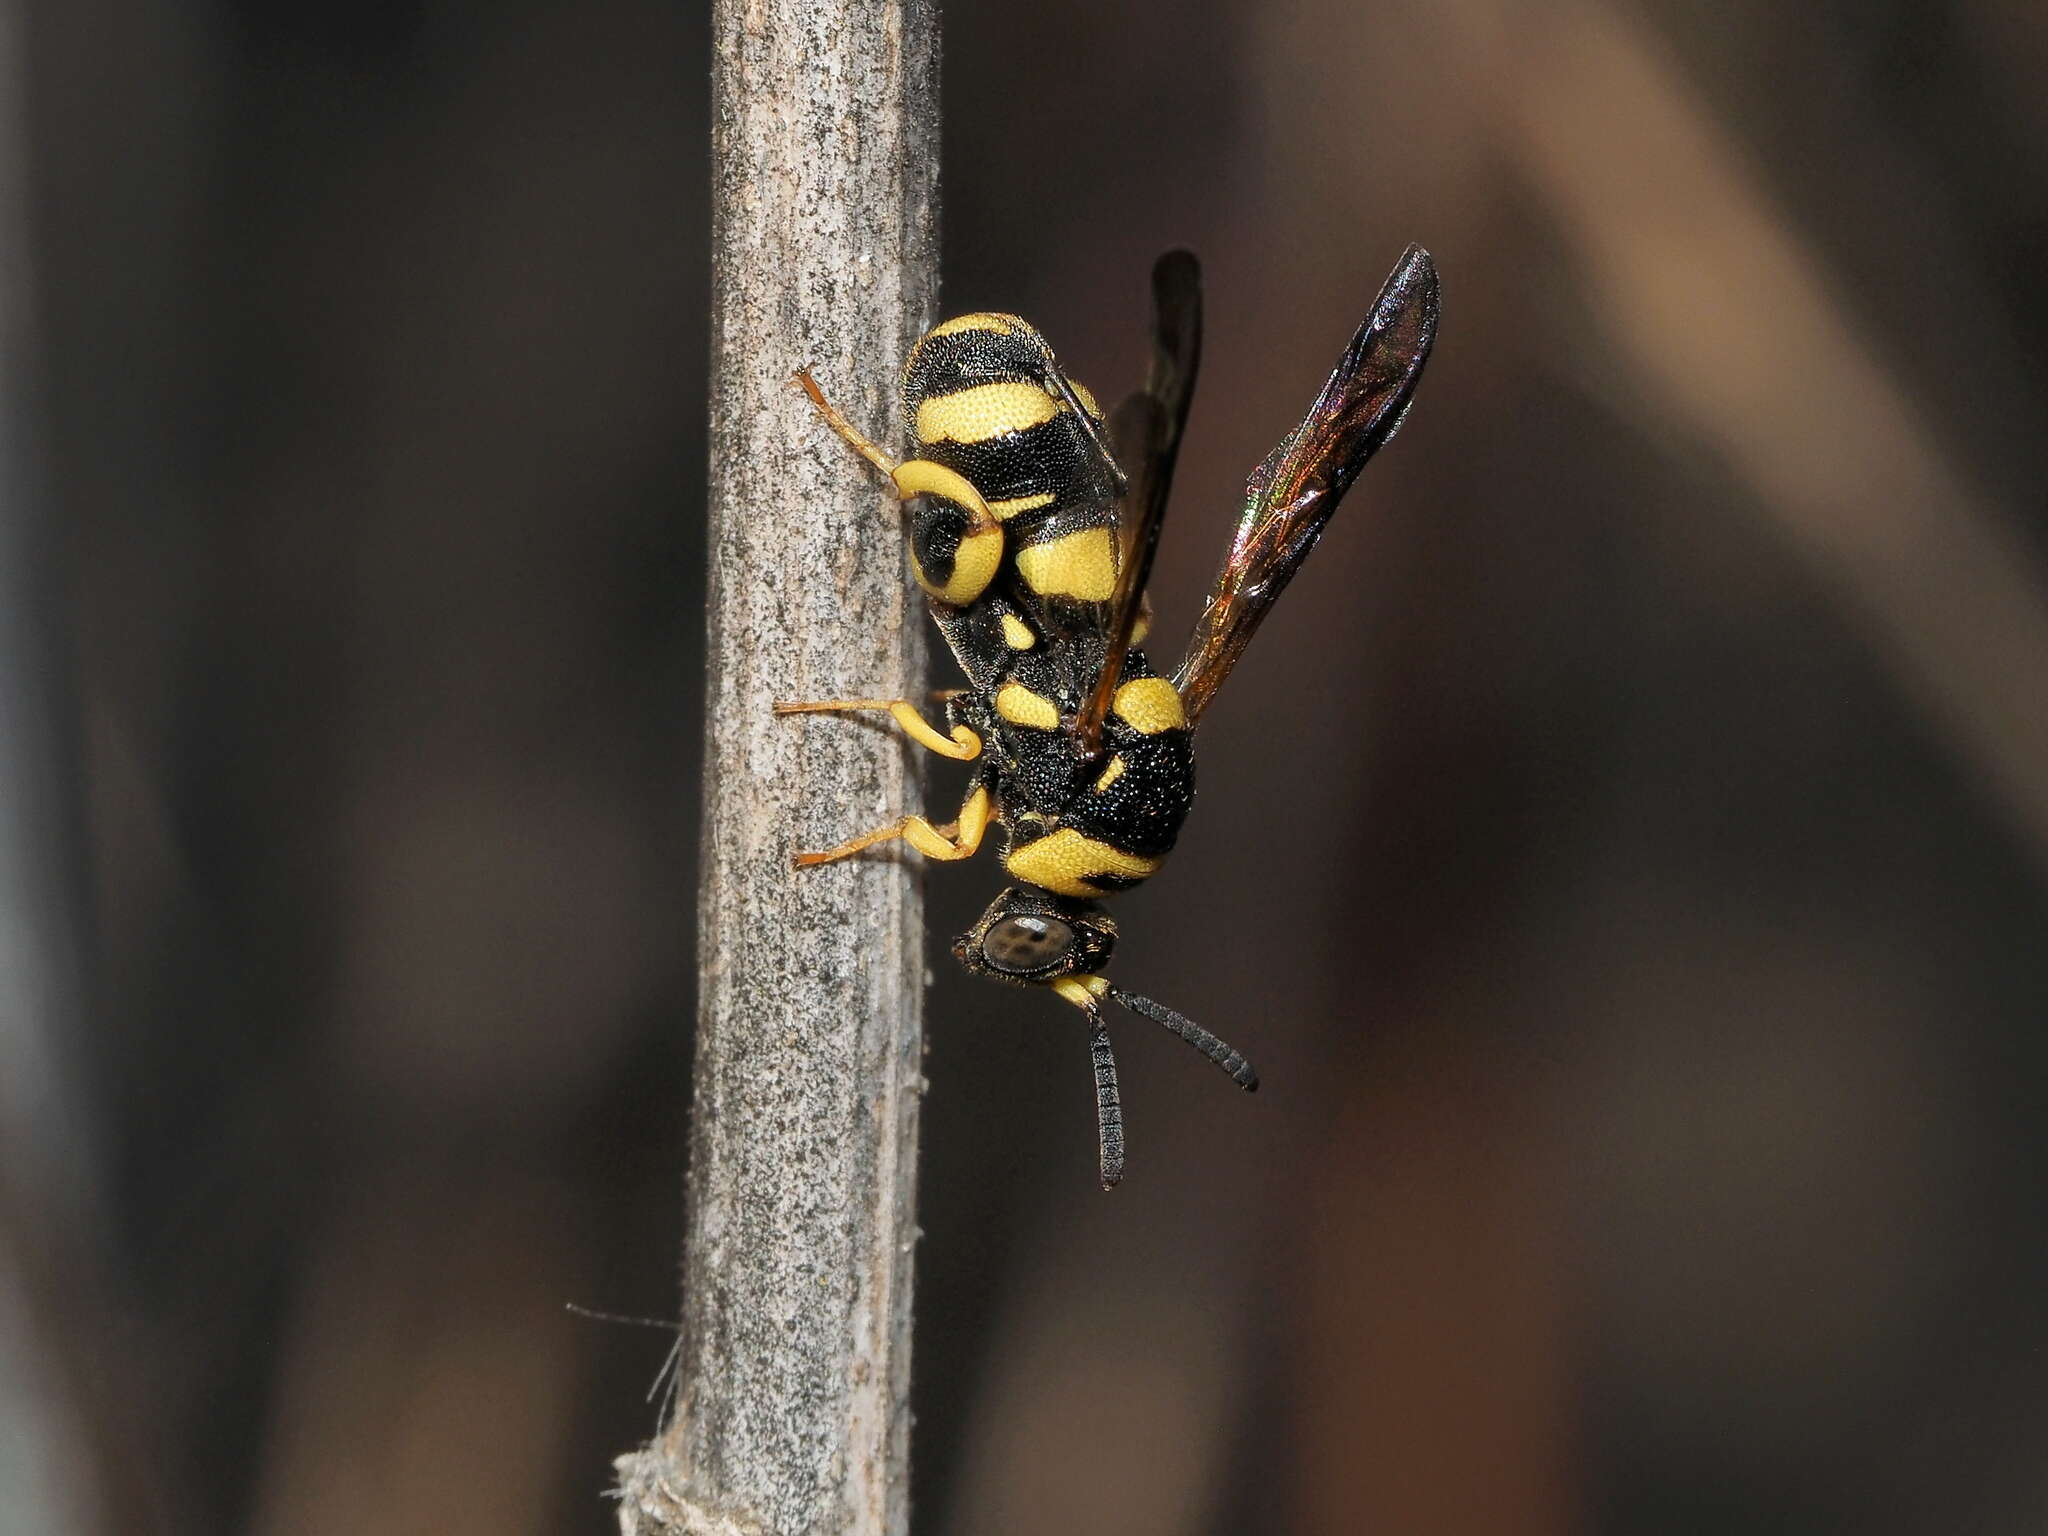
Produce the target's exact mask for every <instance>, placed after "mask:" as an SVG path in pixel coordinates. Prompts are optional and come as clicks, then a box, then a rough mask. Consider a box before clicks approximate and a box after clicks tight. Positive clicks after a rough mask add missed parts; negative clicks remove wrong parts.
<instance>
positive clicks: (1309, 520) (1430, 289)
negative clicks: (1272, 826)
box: [1173, 245, 1437, 723]
mask: <svg viewBox="0 0 2048 1536" xmlns="http://www.w3.org/2000/svg"><path fill="white" fill-rule="evenodd" d="M1436 325H1437V281H1436V265H1435V263H1434V262H1432V261H1431V260H1430V258H1429V252H1427V251H1425V250H1424V249H1422V247H1421V246H1419V245H1411V246H1409V247H1408V249H1407V251H1406V252H1405V253H1403V255H1402V257H1401V260H1400V263H1399V265H1397V266H1396V267H1395V268H1394V271H1393V274H1392V275H1391V276H1390V277H1388V279H1387V282H1386V286H1385V287H1383V288H1382V289H1381V290H1380V296H1379V297H1378V298H1377V299H1376V300H1374V301H1373V306H1372V309H1371V311H1370V312H1369V313H1368V314H1367V315H1366V317H1365V320H1364V322H1363V323H1362V324H1361V325H1360V326H1359V327H1358V332H1357V334H1356V335H1354V336H1353V337H1352V338H1351V345H1350V346H1349V347H1347V348H1345V350H1344V355H1343V357H1341V358H1339V359H1338V361H1337V367H1336V369H1335V370H1334V371H1333V372H1332V373H1331V374H1330V378H1329V381H1328V382H1327V383H1326V384H1324V385H1323V391H1322V393H1321V394H1319V395H1317V396H1316V400H1315V404H1313V405H1312V406H1310V407H1309V410H1308V414H1307V415H1306V416H1304V417H1303V418H1302V420H1301V424H1300V425H1299V426H1297V427H1296V428H1295V429H1294V430H1293V431H1292V432H1290V433H1288V434H1287V436H1286V437H1285V438H1283V439H1282V440H1281V442H1280V445H1279V446H1278V447H1277V448H1275V449H1274V450H1273V451H1272V452H1271V453H1270V454H1268V455H1267V456H1266V461H1265V462H1264V463H1263V464H1261V465H1260V466H1259V467H1258V468H1257V469H1256V470H1254V471H1253V472H1252V475H1251V478H1250V479H1249V480H1248V481H1246V483H1245V507H1244V515H1243V516H1242V517H1241V518H1239V519H1238V524H1237V532H1236V533H1235V534H1234V535H1233V536H1232V538H1231V541H1230V553H1229V555H1228V556H1226V557H1225V559H1224V562H1223V569H1222V570H1221V571H1219V572H1218V573H1217V576H1216V584H1215V585H1214V586H1213V587H1212V588H1211V589H1210V591H1209V597H1208V600H1207V602H1206V603H1204V605H1203V607H1202V614H1201V617H1200V618H1199V619H1197V620H1196V621H1195V632H1194V635H1193V636H1192V637H1191V638H1190V640H1189V642H1188V651H1187V655H1186V656H1185V657H1184V658H1182V660H1181V664H1180V670H1179V671H1178V672H1177V673H1175V674H1174V679H1173V685H1174V687H1175V688H1176V689H1177V690H1179V693H1180V696H1181V700H1182V703H1183V704H1184V706H1185V707H1186V709H1187V714H1188V719H1189V721H1190V722H1191V723H1192V722H1193V721H1195V720H1197V719H1199V718H1200V717H1201V714H1202V711H1203V710H1204V709H1206V708H1208V706H1209V701H1210V699H1212V698H1213V697H1215V694H1216V690H1217V689H1218V688H1220V687H1221V686H1222V685H1223V680H1224V678H1226V677H1228V676H1229V675H1230V669H1231V668H1232V667H1234V666H1236V665H1237V660H1238V657H1240V656H1242V655H1243V654H1244V648H1245V646H1246V645H1247V644H1249V643H1250V641H1251V638H1252V635H1253V633H1254V632H1255V631H1256V630H1257V629H1258V627H1259V624H1260V621H1261V620H1263V619H1264V618H1265V616H1266V614H1267V613H1268V612H1269V611H1270V610H1271V608H1272V606H1273V604H1274V602H1275V601H1276V600H1277V599H1278V598H1279V596H1280V594H1281V592H1282V591H1283V590H1285V588H1286V586H1287V583H1288V582H1289V581H1291V580H1293V579H1294V573H1295V572H1296V571H1297V570H1299V569H1300V568H1301V563H1302V561H1304V560H1306V559H1307V558H1308V553H1309V551H1310V550H1311V549H1313V548H1315V543H1316V540H1317V539H1318V538H1320V537H1321V536H1322V532H1323V529H1324V527H1325V526H1326V525H1327V524H1328V523H1329V521H1330V515H1331V514H1332V513H1334V512H1335V511H1336V510H1337V503H1338V502H1339V501H1341V500H1342V499H1343V496H1344V493H1345V492H1346V491H1347V490H1349V489H1350V488H1351V482H1352V481H1354V480H1356V479H1357V478H1358V472H1359V471H1360V470H1361V469H1363V468H1364V467H1365V463H1366V460H1368V459H1370V458H1371V457H1372V456H1373V455H1374V454H1375V453H1377V452H1378V451H1379V450H1380V449H1381V448H1382V447H1384V446H1385V445H1386V443H1387V442H1388V441H1389V440H1391V439H1392V437H1393V435H1394V433H1395V431H1396V430H1397V429H1398V428H1399V427H1400V425H1401V420H1402V418H1403V417H1404V416H1405V415H1406V414H1407V411H1408V405H1409V402H1410V400H1412V399H1413V398H1414V394H1415V385H1416V383H1417V381H1418V380H1420V379H1421V377H1422V365H1423V364H1424V363H1425V362H1427V361H1428V360H1429V349H1430V346H1431V344H1432V343H1433V342H1434V341H1435V340H1436Z"/></svg>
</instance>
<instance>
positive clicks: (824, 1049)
mask: <svg viewBox="0 0 2048 1536" xmlns="http://www.w3.org/2000/svg"><path fill="white" fill-rule="evenodd" d="M936 49H938V37H936V18H934V12H932V6H930V4H926V2H924V0H721V2H719V4H717V6H715V86H713V90H715V100H713V113H715V123H713V154H715V184H713V203H715V215H713V358H711V367H713V379H711V389H713V403H711V541H709V543H711V612H709V618H711V659H709V668H711V686H709V743H707V754H705V879H702V895H700V911H698V958H700V977H702V983H700V985H702V989H700V1004H698V1008H700V1012H698V1036H696V1090H694V1108H692V1122H690V1126H692V1128H690V1180H688V1202H690V1208H688V1233H686V1249H684V1307H682V1354H680V1393H678V1403H676V1413H674V1417H672V1421H670V1423H668V1425H664V1430H662V1436H659V1440H657V1442H655V1444H653V1446H651V1448H647V1450H645V1452H639V1454H637V1456H629V1458H623V1462H621V1473H623V1513H621V1526H623V1530H627V1532H641V1534H651V1532H762V1534H764V1536H768V1534H772V1536H809V1534H813V1532H815V1534H823V1532H834V1536H838V1534H840V1532H848V1534H852V1532H858V1534H872V1536H883V1534H893V1536H899V1534H901V1532H903V1530H905V1528H907V1487H905V1468H907V1450H909V1444H907V1442H909V1278H911V1247H913V1241H915V1171H918V1167H915V1143H918V1094H920V1090H922V1077H920V1053H922V991H924V920H922V901H920V889H918V879H915V872H913V870H911V868H907V866H905V862H903V856H901V854H897V852H893V850H889V848H883V850H879V852H877V854H870V856H864V858H856V860H848V862H844V864H834V866H829V868H817V870H803V872H795V870H791V852H793V850H797V848H823V846H829V844H836V842H840V840H842V838H846V836H848V834H854V831H862V829H866V827H870V825H874V823H881V821H889V819H895V817H897V815H901V813H903V811H907V809H918V807H915V803H913V801H915V791H918V774H915V766H913V762H911V758H909V754H907V750H905V748H903V743H901V741H899V739H897V737H895V735H893V733H889V731H885V729H874V725H872V723H866V721H856V719H840V717H829V715H801V717H776V715H772V713H770V702H772V700H776V698H848V696H883V698H918V696H920V694H922V688H924V604H922V602H920V600H915V598H913V592H911V586H909V582H907V578H905V559H903V532H901V528H899V524H897V516H895V510H893V508H891V506H889V504H887V500H885V496H883V489H881V483H879V479H877V477H874V473H872V471H870V469H868V467H866V465H864V463H860V459H856V457H854V455H852V453H848V451H846V446H844V444H840V442H838V440H836V438H834V436H831V434H829V432H827V430H825V428H823V426H821V424H819V420H817V418H815V414H813V412H811V406H809V403H807V401H805V397H803V395H801V393H799V391H795V389H791V385H788V377H791V373H793V371H795V369H797V367H801V365H809V367H813V369H815V373H817V379H819V383H821V385H823V387H825V389H827V391H829V395H831V397H834V401H836V403H838V406H840V408H842V410H844V412H846V414H848V416H850V418H852V420H856V422H858V424H862V426H864V428H866V430H870V432H877V434H881V436H883V438H885V440H887V438H891V436H895V420H897V406H895V379H897V373H899V369H901V365H903V354H905V352H907V348H909V344H911V342H913V340H915V338H918V334H920V332H922V328H924V326H926V324H930V311H932V301H934V297H936V260H938V219H936V182H938V127H936V113H938V74H936V68H938V57H936Z"/></svg>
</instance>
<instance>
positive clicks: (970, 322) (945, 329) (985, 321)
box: [925, 311, 1030, 336]
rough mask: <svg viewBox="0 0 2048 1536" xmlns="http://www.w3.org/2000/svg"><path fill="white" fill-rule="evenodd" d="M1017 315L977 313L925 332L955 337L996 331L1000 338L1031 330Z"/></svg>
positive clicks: (961, 316) (960, 317) (929, 334)
mask: <svg viewBox="0 0 2048 1536" xmlns="http://www.w3.org/2000/svg"><path fill="white" fill-rule="evenodd" d="M1029 329H1030V327H1029V326H1027V325H1025V324H1024V322H1023V321H1022V320H1019V319H1018V318H1017V317H1016V316H1015V315H1003V314H990V313H987V312H985V311H977V312H976V313H974V314H971V315H955V316H954V317H953V318H952V319H950V320H948V321H945V322H944V323H943V324H940V325H935V326H933V327H932V328H931V329H930V330H928V331H926V332H925V335H927V336H953V335H957V334H958V333H959V332H961V331H994V332H995V333H996V334H997V335H998V336H1011V335H1014V334H1016V332H1018V331H1020V330H1029Z"/></svg>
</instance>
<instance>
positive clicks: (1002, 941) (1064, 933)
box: [981, 916, 1074, 976]
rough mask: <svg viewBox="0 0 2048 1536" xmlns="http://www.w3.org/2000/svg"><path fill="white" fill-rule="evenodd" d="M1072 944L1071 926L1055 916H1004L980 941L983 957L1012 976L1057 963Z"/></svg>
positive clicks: (1025, 973) (1072, 933) (1039, 969)
mask: <svg viewBox="0 0 2048 1536" xmlns="http://www.w3.org/2000/svg"><path fill="white" fill-rule="evenodd" d="M1073 947H1074V930H1073V928H1072V927H1071V926H1069V925H1068V924H1066V923H1063V922H1061V921H1060V920H1059V919H1058V918H1056V917H1025V916H1019V917H1006V918H1004V919H1003V920H1002V921H1001V922H999V923H996V924H994V925H993V926H992V927H990V929H989V931H988V933H987V935H986V936H985V937H984V938H983V939H982V941H981V953H982V956H983V958H985V959H986V960H987V961H988V963H989V964H990V965H992V966H994V967H995V968H996V969H997V970H999V971H1006V972H1008V973H1009V974H1010V975H1012V976H1023V975H1027V974H1029V973H1030V972H1032V971H1042V970H1044V969H1045V968H1046V967H1047V966H1049V965H1056V964H1058V963H1059V962H1060V961H1061V960H1062V959H1064V958H1065V957H1066V953H1067V951H1068V950H1070V949H1072V948H1073Z"/></svg>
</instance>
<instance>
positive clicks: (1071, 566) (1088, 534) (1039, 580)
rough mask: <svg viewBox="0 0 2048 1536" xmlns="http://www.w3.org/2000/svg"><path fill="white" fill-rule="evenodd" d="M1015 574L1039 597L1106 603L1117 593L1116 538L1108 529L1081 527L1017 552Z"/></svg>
mask: <svg viewBox="0 0 2048 1536" xmlns="http://www.w3.org/2000/svg"><path fill="white" fill-rule="evenodd" d="M1017 574H1018V575H1020V576H1022V577H1023V578H1024V580H1025V582H1026V584H1027V585H1029V586H1030V588H1031V590H1032V591H1034V592H1036V593H1037V594H1038V595H1039V596H1041V597H1071V598H1074V599H1075V600H1077V601H1079V602H1084V603H1106V602H1108V601H1109V599H1110V598H1111V597H1113V596H1114V595H1115V594H1116V540H1115V539H1114V538H1113V537H1112V536H1111V534H1110V531H1109V530H1108V529H1107V528H1083V529H1082V530H1081V531H1080V532H1078V533H1069V534H1066V535H1064V536H1063V537H1061V538H1057V539H1048V540H1046V542H1045V543H1043V544H1027V545H1025V546H1024V547H1023V548H1022V549H1020V550H1018V551H1017Z"/></svg>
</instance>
